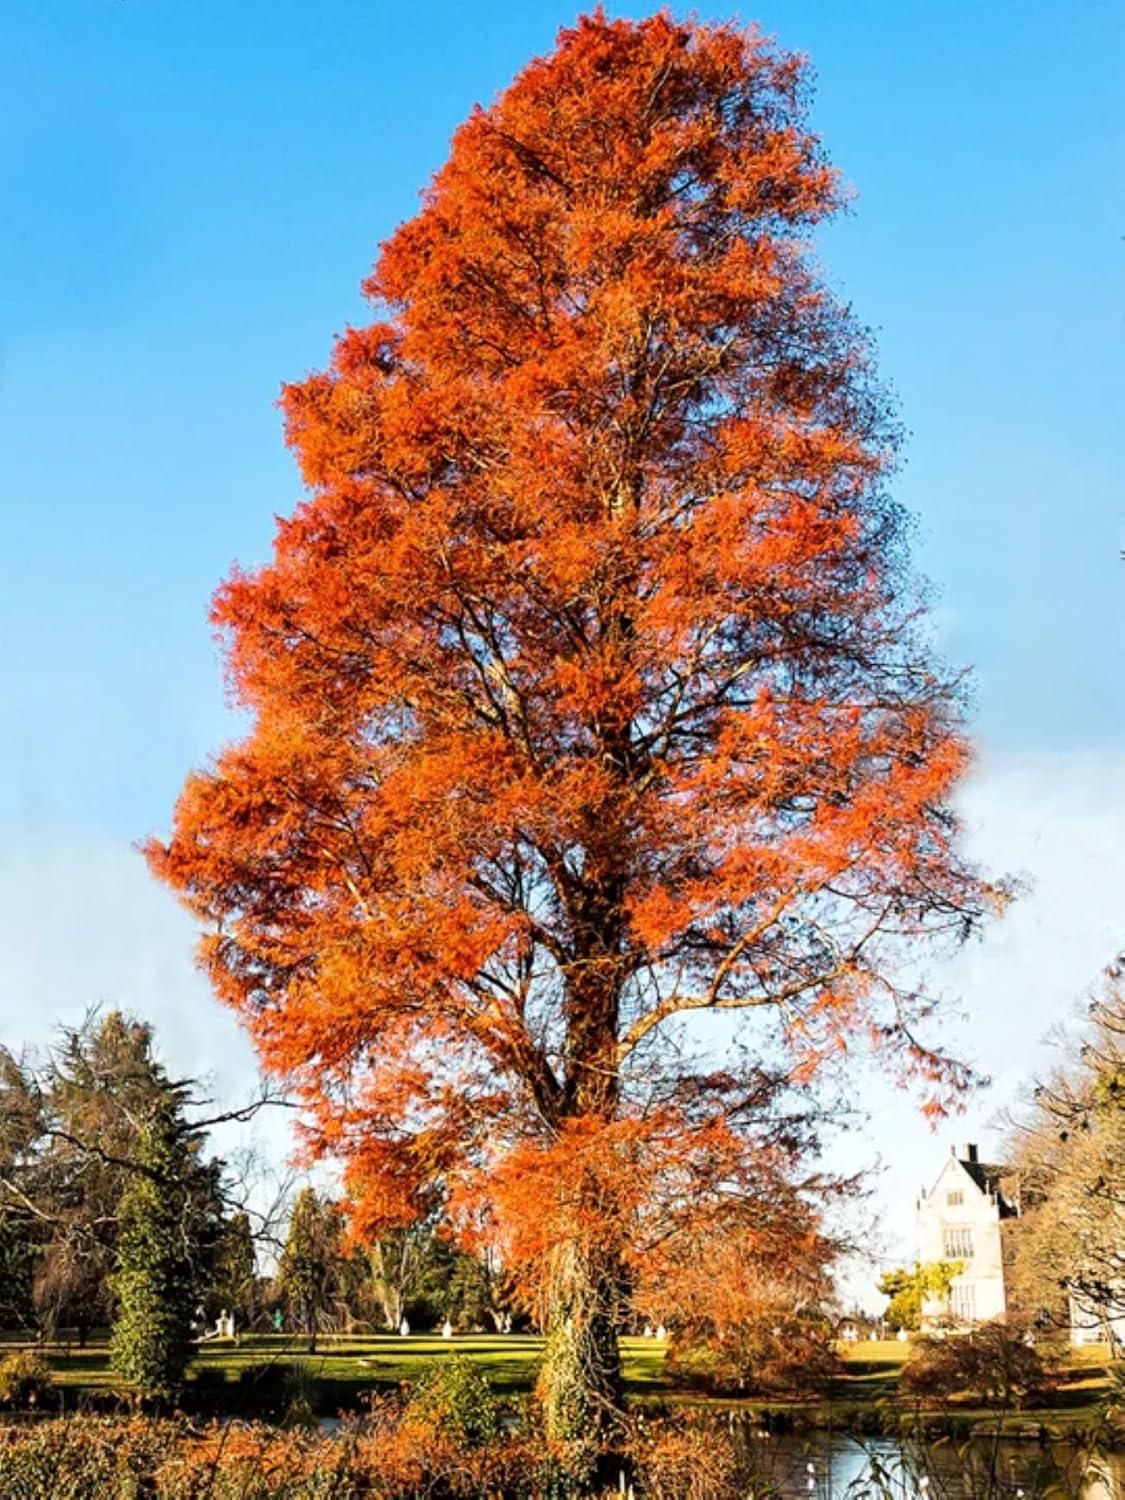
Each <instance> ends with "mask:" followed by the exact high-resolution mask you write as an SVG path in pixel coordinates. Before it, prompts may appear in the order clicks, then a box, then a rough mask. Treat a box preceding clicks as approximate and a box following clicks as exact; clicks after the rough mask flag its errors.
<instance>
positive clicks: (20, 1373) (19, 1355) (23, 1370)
mask: <svg viewBox="0 0 1125 1500" xmlns="http://www.w3.org/2000/svg"><path fill="white" fill-rule="evenodd" d="M50 1388H51V1370H50V1367H49V1366H48V1364H47V1362H46V1360H45V1359H43V1357H42V1356H41V1355H39V1354H36V1353H35V1351H34V1350H33V1349H20V1350H18V1351H17V1352H16V1353H15V1354H9V1355H7V1356H6V1357H5V1358H4V1359H0V1406H9V1407H15V1408H17V1409H19V1408H23V1407H28V1406H42V1404H43V1400H44V1397H45V1396H46V1395H47V1393H48V1391H49V1390H50Z"/></svg>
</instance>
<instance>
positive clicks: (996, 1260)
mask: <svg viewBox="0 0 1125 1500" xmlns="http://www.w3.org/2000/svg"><path fill="white" fill-rule="evenodd" d="M1019 1212H1020V1189H1019V1177H1018V1176H1017V1175H1016V1174H1015V1173H1013V1172H1011V1171H1009V1169H1008V1168H1006V1167H1002V1166H996V1165H990V1164H988V1163H986V1162H982V1161H980V1160H979V1158H978V1155H977V1148H976V1147H975V1146H957V1147H954V1149H953V1151H952V1153H951V1154H950V1156H949V1158H948V1160H947V1161H946V1163H945V1166H944V1167H943V1168H942V1169H941V1172H940V1173H939V1175H938V1180H937V1181H936V1182H935V1183H934V1185H933V1187H932V1188H931V1189H930V1191H929V1192H926V1191H925V1190H924V1189H923V1191H922V1193H921V1194H920V1196H919V1198H918V1204H917V1231H918V1258H919V1260H920V1261H921V1262H922V1264H923V1265H929V1264H932V1263H933V1262H935V1261H943V1260H944V1261H949V1260H956V1261H960V1262H961V1266H962V1270H961V1273H960V1275H958V1276H955V1277H954V1279H953V1282H952V1283H951V1285H950V1288H949V1300H948V1302H947V1301H945V1300H944V1299H942V1298H939V1297H928V1298H926V1300H925V1301H924V1302H923V1304H922V1319H923V1324H933V1323H935V1322H937V1321H939V1320H944V1319H952V1321H953V1322H954V1323H955V1324H958V1325H962V1326H963V1325H966V1324H971V1323H985V1322H988V1321H989V1320H990V1319H992V1318H1003V1316H1004V1314H1005V1313H1006V1311H1007V1306H1008V1299H1007V1293H1006V1290H1005V1285H1004V1234H1003V1228H1002V1226H1003V1224H1004V1221H1005V1220H1007V1219H1015V1218H1018V1217H1019Z"/></svg>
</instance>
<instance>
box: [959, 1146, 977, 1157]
mask: <svg viewBox="0 0 1125 1500" xmlns="http://www.w3.org/2000/svg"><path fill="white" fill-rule="evenodd" d="M976 1159H977V1148H976V1146H975V1145H972V1144H970V1145H964V1146H958V1147H957V1160H958V1161H976Z"/></svg>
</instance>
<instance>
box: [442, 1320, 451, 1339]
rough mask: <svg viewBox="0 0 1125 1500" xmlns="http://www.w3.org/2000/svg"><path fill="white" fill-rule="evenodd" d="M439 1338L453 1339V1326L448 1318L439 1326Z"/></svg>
mask: <svg viewBox="0 0 1125 1500" xmlns="http://www.w3.org/2000/svg"><path fill="white" fill-rule="evenodd" d="M441 1336H442V1338H443V1339H451V1338H452V1337H453V1324H452V1323H451V1322H450V1321H449V1319H448V1318H446V1320H445V1322H444V1323H443V1324H442V1325H441Z"/></svg>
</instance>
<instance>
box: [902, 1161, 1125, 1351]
mask: <svg viewBox="0 0 1125 1500" xmlns="http://www.w3.org/2000/svg"><path fill="white" fill-rule="evenodd" d="M1020 1211H1021V1202H1020V1179H1019V1173H1018V1172H1015V1171H1013V1170H1012V1168H1010V1167H1005V1166H999V1165H996V1164H995V1163H988V1162H982V1161H981V1160H980V1158H979V1156H978V1153H977V1148H976V1146H972V1145H969V1146H955V1147H954V1148H953V1150H952V1152H951V1153H950V1155H949V1157H948V1159H947V1160H946V1163H945V1165H944V1166H943V1167H942V1169H941V1172H940V1173H939V1174H938V1179H937V1181H936V1182H935V1183H934V1185H933V1187H932V1188H931V1189H930V1190H929V1192H926V1191H925V1189H923V1191H922V1192H921V1194H920V1195H919V1197H918V1202H917V1219H916V1223H917V1236H918V1259H919V1260H920V1261H921V1263H922V1264H923V1265H932V1264H933V1263H934V1262H936V1261H951V1260H955V1261H959V1262H960V1264H961V1271H960V1273H959V1274H958V1275H957V1276H955V1277H954V1278H953V1280H952V1282H951V1283H950V1287H949V1297H948V1299H945V1298H942V1297H937V1296H931V1297H927V1298H925V1299H924V1300H923V1303H922V1326H923V1328H933V1327H935V1326H937V1325H938V1324H947V1325H948V1324H950V1323H951V1324H952V1325H953V1326H954V1327H955V1328H968V1327H971V1326H972V1325H973V1324H974V1323H987V1322H989V1321H990V1320H991V1319H994V1318H1000V1319H1002V1318H1003V1317H1004V1316H1005V1315H1006V1313H1007V1310H1008V1296H1007V1286H1006V1280H1005V1274H1004V1273H1005V1260H1006V1257H1005V1244H1006V1240H1007V1233H1008V1229H1009V1227H1010V1224H1011V1221H1012V1220H1015V1219H1018V1218H1019V1216H1020ZM1069 1316H1070V1341H1071V1343H1072V1344H1093V1343H1101V1342H1103V1341H1104V1340H1107V1339H1108V1340H1109V1341H1110V1342H1111V1343H1113V1344H1115V1345H1120V1346H1123V1347H1125V1315H1122V1314H1120V1313H1114V1314H1112V1315H1110V1316H1109V1317H1107V1316H1106V1314H1105V1312H1104V1311H1103V1310H1100V1309H1097V1308H1094V1307H1091V1306H1090V1305H1088V1304H1086V1303H1083V1302H1081V1301H1080V1300H1079V1299H1078V1298H1077V1297H1071V1299H1070V1308H1069Z"/></svg>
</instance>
